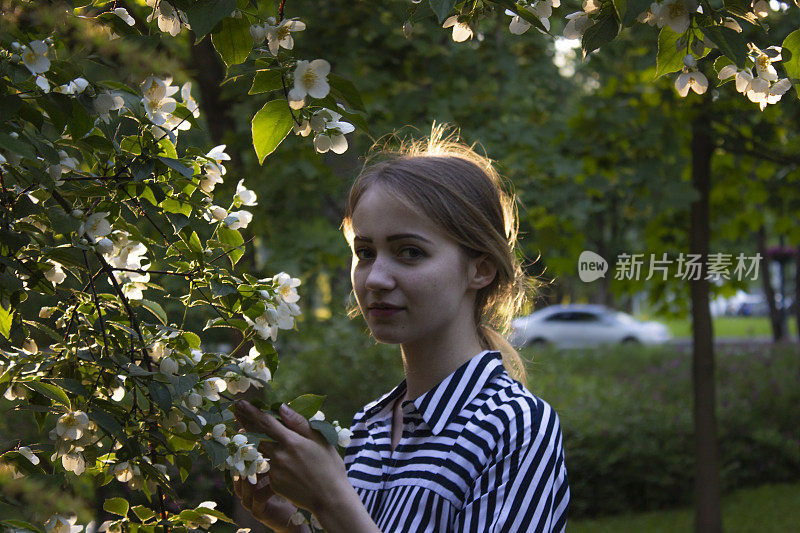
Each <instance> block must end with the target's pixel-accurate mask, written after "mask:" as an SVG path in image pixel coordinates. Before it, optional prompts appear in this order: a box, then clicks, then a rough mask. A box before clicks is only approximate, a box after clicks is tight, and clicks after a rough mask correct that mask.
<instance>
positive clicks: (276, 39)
mask: <svg viewBox="0 0 800 533" xmlns="http://www.w3.org/2000/svg"><path fill="white" fill-rule="evenodd" d="M305 29H306V24H305V22H302V21H300V20H297V19H296V18H293V19H284V20H282V21H281V23H280V24H278V25H277V26H268V27H267V28H266V34H267V41H268V43H269V51H270V53H271V54H272V55H274V56H276V55H278V50H280V48H281V47H283V48H285V49H287V50H291V49H292V48H294V39H293V38H292V32H293V31H303V30H305Z"/></svg>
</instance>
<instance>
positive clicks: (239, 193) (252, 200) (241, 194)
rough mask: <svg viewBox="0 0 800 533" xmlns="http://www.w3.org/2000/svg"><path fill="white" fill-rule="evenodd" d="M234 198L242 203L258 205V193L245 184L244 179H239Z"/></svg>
mask: <svg viewBox="0 0 800 533" xmlns="http://www.w3.org/2000/svg"><path fill="white" fill-rule="evenodd" d="M233 198H234V200H236V199H238V200H239V202H241V204H242V205H258V202H257V199H258V198H257V196H256V193H255V192H254V191H251V190H250V189H248V188H247V187H245V186H244V180H239V183H238V184H237V185H236V194H235V195H234V197H233Z"/></svg>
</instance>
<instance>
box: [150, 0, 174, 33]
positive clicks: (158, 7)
mask: <svg viewBox="0 0 800 533" xmlns="http://www.w3.org/2000/svg"><path fill="white" fill-rule="evenodd" d="M145 3H146V4H147V5H148V6H150V7H152V8H153V12H152V13H151V14H150V16H148V17H147V22H150V21H151V20H153V19H154V18H157V23H158V29H159V30H161V31H163V32H167V33H169V34H170V35H172V36H173V37H175V36H176V35H178V33H180V31H181V19H180V15H179V14H178V11H176V10H175V8H174V7H172V5H171V4H170V3H169V2H167V1H166V0H145Z"/></svg>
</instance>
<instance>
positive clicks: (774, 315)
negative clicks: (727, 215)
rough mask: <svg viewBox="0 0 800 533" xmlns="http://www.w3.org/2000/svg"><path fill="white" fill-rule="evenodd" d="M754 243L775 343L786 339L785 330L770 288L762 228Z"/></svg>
mask: <svg viewBox="0 0 800 533" xmlns="http://www.w3.org/2000/svg"><path fill="white" fill-rule="evenodd" d="M756 243H757V245H758V253H760V254H761V257H762V258H763V260H762V261H763V263H762V271H761V285H762V287H763V289H764V297H765V298H766V299H767V305H768V306H769V322H770V324H771V325H772V339H773V341H775V342H781V341H782V340H783V339H784V338H785V337H786V330H785V328H784V325H785V322H784V321H783V319H782V318H783V317H782V316H781V314H782V313H781V310H780V309H778V304H777V302H776V301H775V289H773V288H772V272H771V271H770V263H771V260H770V258H769V256H768V255H767V236H766V231H765V230H764V226H763V225H762V226H760V227H759V228H758V232H756Z"/></svg>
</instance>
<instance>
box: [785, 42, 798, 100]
mask: <svg viewBox="0 0 800 533" xmlns="http://www.w3.org/2000/svg"><path fill="white" fill-rule="evenodd" d="M781 57H783V61H782V62H781V65H783V68H785V69H786V74H788V75H789V78H791V79H792V82H793V83H797V80H800V30H795V31H793V32H792V33H790V34H789V35H787V36H786V39H784V40H783V50H782V51H781ZM795 92H796V93H797V95H798V97H800V91H797V87H795Z"/></svg>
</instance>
